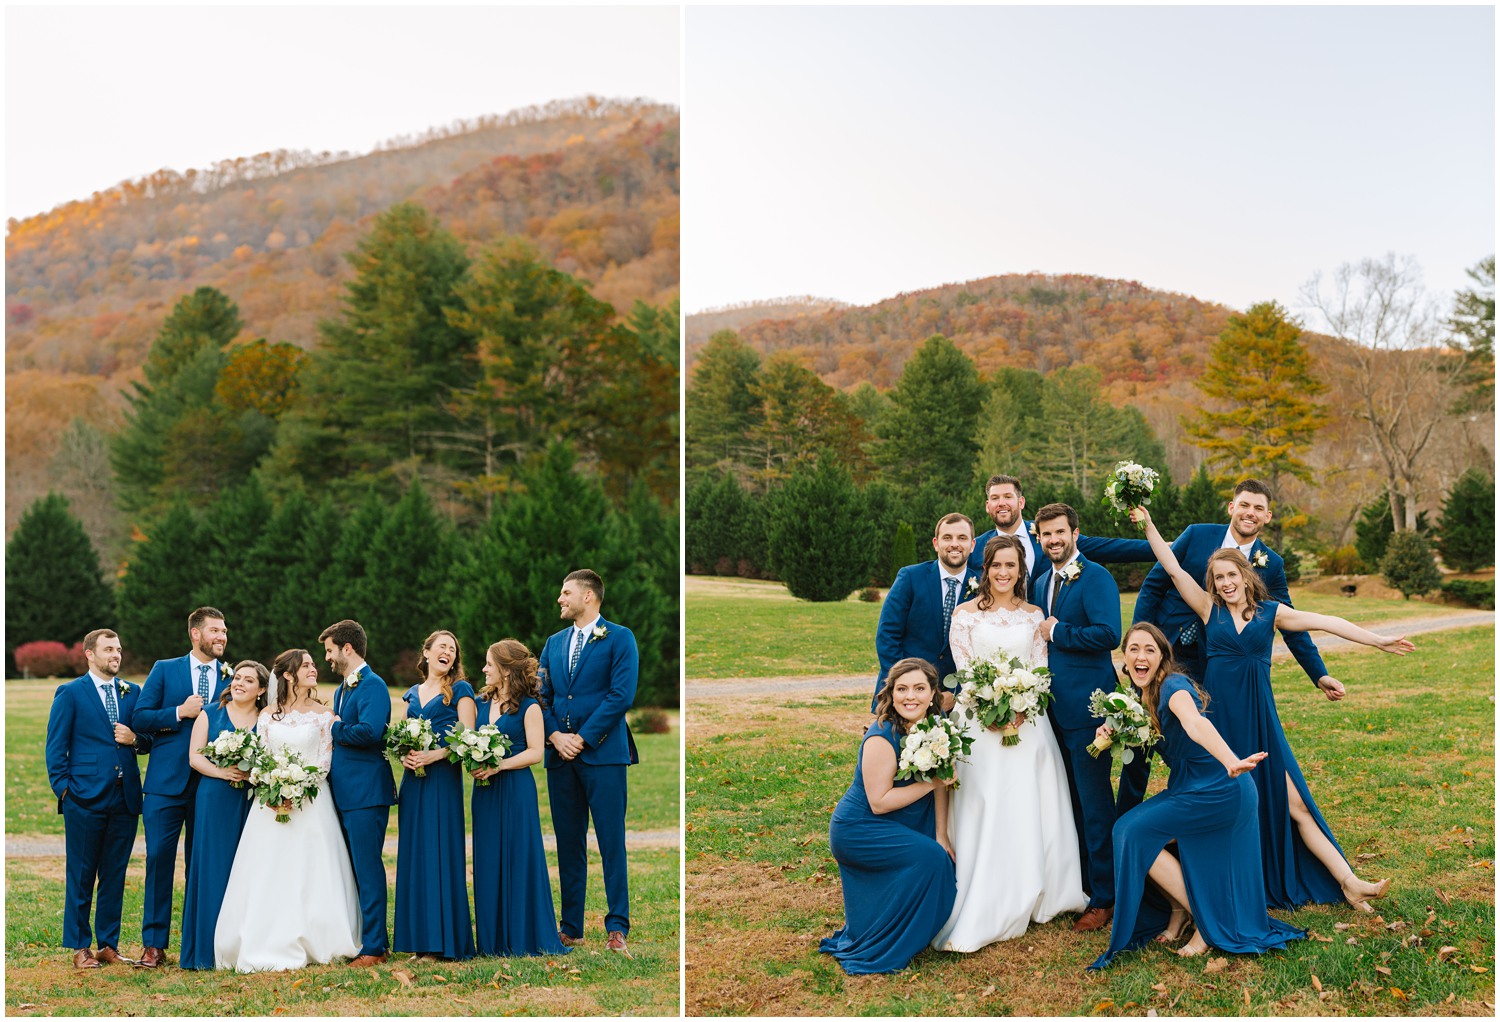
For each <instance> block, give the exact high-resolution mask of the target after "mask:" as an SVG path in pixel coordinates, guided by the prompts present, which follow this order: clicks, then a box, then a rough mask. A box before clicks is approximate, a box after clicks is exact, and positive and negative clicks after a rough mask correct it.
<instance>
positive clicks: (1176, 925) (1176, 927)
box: [1156, 908, 1193, 944]
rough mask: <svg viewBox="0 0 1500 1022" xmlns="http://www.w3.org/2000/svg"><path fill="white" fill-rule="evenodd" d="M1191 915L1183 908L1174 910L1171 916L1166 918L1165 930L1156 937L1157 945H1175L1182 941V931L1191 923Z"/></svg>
mask: <svg viewBox="0 0 1500 1022" xmlns="http://www.w3.org/2000/svg"><path fill="white" fill-rule="evenodd" d="M1192 918H1193V917H1192V915H1191V914H1190V913H1189V912H1188V910H1187V909H1185V908H1174V909H1173V910H1172V914H1171V915H1170V916H1169V917H1168V918H1167V928H1166V929H1165V930H1163V931H1161V932H1160V933H1158V934H1157V935H1156V942H1157V943H1158V944H1175V943H1177V942H1178V941H1179V940H1181V939H1182V934H1183V931H1184V930H1186V929H1187V925H1188V923H1189V922H1191V921H1192Z"/></svg>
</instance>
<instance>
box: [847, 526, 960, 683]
mask: <svg viewBox="0 0 1500 1022" xmlns="http://www.w3.org/2000/svg"><path fill="white" fill-rule="evenodd" d="M973 548H974V523H973V522H971V521H969V517H968V516H967V515H961V514H958V513H957V512H954V513H953V514H948V515H944V516H943V517H942V518H940V519H938V523H937V527H936V528H934V529H933V530H932V549H933V550H935V551H937V560H935V561H923V562H922V563H921V564H909V565H907V566H906V567H904V568H902V569H901V570H900V571H898V572H897V573H896V579H895V581H894V582H892V583H891V588H890V591H889V592H888V593H886V594H885V601H884V602H883V603H882V604H881V605H880V624H879V626H877V628H876V629H875V655H876V657H878V658H879V660H880V674H879V676H878V677H876V679H875V695H874V696H872V697H871V698H870V712H871V713H874V712H875V699H876V697H878V696H879V695H880V687H881V686H882V685H884V684H885V676H886V674H887V673H888V672H889V671H890V669H891V668H892V667H893V666H894V665H895V664H896V663H897V662H898V661H901V660H904V659H906V658H907V657H921V658H922V659H923V660H926V661H927V662H928V663H931V664H935V665H937V669H938V678H939V680H941V679H943V678H946V677H948V675H950V674H952V673H953V672H954V671H955V670H957V669H958V668H957V667H956V666H955V665H954V663H953V653H952V651H950V650H949V648H948V627H949V625H950V624H952V622H953V608H954V607H956V606H958V605H959V604H960V603H963V602H964V601H965V600H967V599H969V598H970V597H971V596H973V595H974V591H975V590H976V589H977V588H978V586H979V568H978V567H976V566H974V565H973V564H972V562H971V561H970V560H969V552H970V551H971V550H972V549H973ZM952 708H953V693H952V692H948V691H944V692H943V709H944V710H945V711H946V710H951V709H952Z"/></svg>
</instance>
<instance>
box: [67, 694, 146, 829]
mask: <svg viewBox="0 0 1500 1022" xmlns="http://www.w3.org/2000/svg"><path fill="white" fill-rule="evenodd" d="M140 694H141V690H140V686H138V685H132V684H130V683H128V682H126V683H125V695H123V696H121V695H118V694H117V695H116V697H115V698H116V701H117V702H118V703H119V706H120V723H121V724H124V725H125V726H126V727H128V728H130V729H131V730H132V731H135V730H136V725H135V723H134V717H135V713H136V711H137V710H138V709H139V705H140ZM150 749H151V736H150V735H147V734H142V733H140V732H136V743H135V747H134V748H131V747H130V746H129V745H121V744H120V743H119V742H117V741H115V729H114V726H113V725H112V724H110V722H109V714H107V713H105V712H104V702H103V700H101V699H100V698H99V693H98V691H97V690H96V689H95V688H94V679H93V678H92V677H90V676H89V675H87V674H85V675H84V676H83V677H81V678H75V679H74V680H73V681H70V682H67V683H66V684H63V685H59V686H58V687H57V691H56V692H54V693H52V712H51V714H50V715H49V716H48V717H47V783H48V784H50V785H51V786H52V791H53V793H54V794H56V795H57V811H58V812H62V803H63V797H64V796H65V795H66V796H67V797H69V798H71V799H73V801H75V802H78V803H83V804H87V803H89V802H92V801H94V800H95V799H98V798H101V797H103V796H105V795H107V794H109V789H110V788H111V787H113V785H114V783H115V780H116V778H118V779H119V780H121V781H122V782H123V787H124V792H125V807H126V808H127V809H128V810H130V812H132V813H136V814H139V813H140V811H141V768H140V764H138V763H137V762H136V756H139V755H144V754H145V753H146V752H148V751H150Z"/></svg>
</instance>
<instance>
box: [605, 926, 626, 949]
mask: <svg viewBox="0 0 1500 1022" xmlns="http://www.w3.org/2000/svg"><path fill="white" fill-rule="evenodd" d="M604 946H605V948H607V949H608V950H610V951H624V950H625V933H624V931H622V930H610V931H609V940H607V941H605V943H604Z"/></svg>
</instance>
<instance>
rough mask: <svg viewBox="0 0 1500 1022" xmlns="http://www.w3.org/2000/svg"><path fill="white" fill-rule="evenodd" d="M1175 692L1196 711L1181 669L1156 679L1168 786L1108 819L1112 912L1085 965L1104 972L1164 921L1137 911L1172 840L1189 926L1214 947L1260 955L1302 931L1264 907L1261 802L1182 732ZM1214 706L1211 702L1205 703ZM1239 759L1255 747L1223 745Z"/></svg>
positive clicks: (1243, 780)
mask: <svg viewBox="0 0 1500 1022" xmlns="http://www.w3.org/2000/svg"><path fill="white" fill-rule="evenodd" d="M1175 692H1187V693H1188V694H1189V695H1190V696H1191V697H1192V699H1193V703H1194V705H1195V706H1197V707H1198V709H1199V710H1200V711H1201V710H1202V709H1203V705H1202V703H1201V702H1200V701H1199V699H1198V693H1197V692H1195V691H1193V686H1192V683H1191V682H1190V681H1188V679H1187V678H1186V677H1184V676H1183V675H1181V674H1173V675H1170V676H1168V677H1167V679H1166V680H1165V681H1164V682H1162V686H1161V695H1160V701H1159V702H1158V704H1157V705H1158V710H1157V713H1158V715H1159V717H1160V718H1161V730H1162V740H1161V742H1160V743H1159V744H1158V745H1157V746H1156V749H1157V751H1158V752H1159V753H1160V754H1161V758H1162V761H1163V762H1164V763H1166V764H1167V767H1168V769H1170V770H1171V771H1172V773H1171V776H1170V777H1169V778H1168V779H1167V790H1166V791H1164V792H1162V793H1161V794H1159V795H1156V796H1155V797H1153V798H1148V799H1147V800H1146V801H1144V802H1142V803H1141V804H1140V805H1138V806H1136V807H1135V808H1134V809H1131V810H1130V811H1129V812H1128V813H1126V814H1125V815H1124V816H1122V817H1120V818H1119V820H1117V821H1116V822H1115V829H1114V847H1115V917H1114V923H1113V929H1112V930H1111V931H1110V941H1109V950H1108V951H1106V952H1105V953H1104V954H1102V955H1100V956H1099V957H1098V958H1097V959H1096V960H1095V961H1094V964H1093V965H1091V966H1089V968H1091V969H1102V968H1105V967H1106V966H1108V965H1109V963H1110V960H1111V959H1113V958H1114V956H1115V955H1117V954H1119V953H1120V952H1121V951H1127V950H1130V949H1131V948H1136V947H1140V946H1141V945H1142V944H1144V943H1145V942H1146V941H1149V940H1150V939H1151V938H1152V937H1155V936H1156V935H1157V934H1158V933H1161V932H1162V931H1163V930H1164V929H1165V928H1166V916H1165V914H1164V913H1160V912H1156V913H1153V912H1151V911H1149V910H1144V911H1143V910H1142V907H1141V903H1142V899H1143V898H1144V897H1145V896H1146V893H1147V887H1146V873H1147V871H1148V870H1149V869H1150V868H1151V864H1152V863H1153V862H1155V861H1156V857H1157V855H1158V854H1159V853H1160V852H1161V851H1162V850H1163V849H1164V848H1166V846H1167V843H1168V842H1170V841H1171V840H1172V839H1173V838H1176V839H1177V857H1178V858H1179V859H1180V860H1181V862H1182V879H1183V883H1184V884H1185V885H1186V887H1187V894H1188V908H1189V910H1190V911H1191V912H1192V913H1193V925H1195V926H1196V927H1197V928H1198V931H1199V932H1200V933H1201V934H1202V935H1203V939H1204V940H1205V941H1206V942H1207V943H1208V945H1209V946H1210V947H1212V948H1215V949H1217V950H1219V951H1229V952H1234V953H1236V954H1259V953H1261V952H1262V951H1269V950H1271V949H1273V948H1283V947H1286V944H1287V942H1288V941H1291V940H1299V939H1301V938H1302V937H1305V936H1306V933H1305V931H1303V930H1300V929H1298V928H1297V927H1295V926H1289V925H1287V924H1286V923H1283V922H1282V921H1281V920H1279V919H1273V918H1271V917H1270V916H1269V915H1267V914H1266V897H1265V885H1264V882H1263V880H1262V877H1261V867H1260V826H1259V822H1258V817H1257V814H1256V806H1257V804H1258V803H1259V799H1258V798H1257V795H1256V790H1255V785H1253V784H1252V783H1251V782H1250V776H1251V775H1253V774H1256V773H1259V772H1260V771H1261V770H1263V769H1265V767H1266V765H1267V763H1268V762H1269V760H1263V761H1261V764H1260V765H1259V766H1258V767H1256V768H1255V769H1254V770H1252V771H1250V774H1241V775H1240V776H1239V777H1230V776H1229V775H1228V773H1226V772H1225V770H1224V765H1223V764H1222V763H1220V762H1219V761H1218V760H1216V759H1214V757H1213V756H1212V755H1210V754H1209V752H1208V750H1207V749H1205V748H1203V746H1201V745H1199V744H1198V743H1197V742H1195V741H1193V740H1192V739H1191V738H1190V737H1188V734H1187V732H1186V731H1185V730H1184V729H1183V726H1182V722H1181V721H1179V720H1178V719H1177V716H1176V714H1174V713H1172V711H1171V710H1170V709H1168V707H1167V702H1168V700H1170V699H1171V698H1172V694H1173V693H1175ZM1212 708H1213V704H1212V700H1210V709H1212ZM1229 747H1230V749H1231V750H1232V751H1233V752H1234V754H1235V755H1236V756H1245V755H1249V754H1250V753H1251V752H1259V751H1260V750H1259V749H1250V750H1244V749H1241V748H1239V747H1237V746H1235V745H1234V744H1233V743H1232V742H1231V743H1229Z"/></svg>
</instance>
